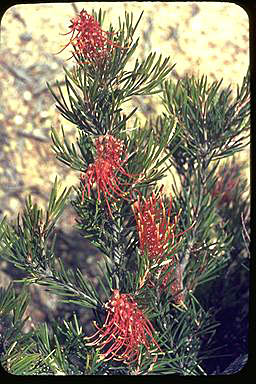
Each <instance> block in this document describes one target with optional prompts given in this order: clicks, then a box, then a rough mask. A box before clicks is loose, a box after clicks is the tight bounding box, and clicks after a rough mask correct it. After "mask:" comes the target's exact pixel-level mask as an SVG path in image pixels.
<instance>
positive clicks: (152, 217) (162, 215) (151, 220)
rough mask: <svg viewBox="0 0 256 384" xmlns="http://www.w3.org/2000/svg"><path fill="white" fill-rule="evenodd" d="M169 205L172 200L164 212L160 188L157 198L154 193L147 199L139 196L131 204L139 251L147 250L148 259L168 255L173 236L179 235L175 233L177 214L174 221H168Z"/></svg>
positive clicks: (173, 240) (172, 243) (173, 241)
mask: <svg viewBox="0 0 256 384" xmlns="http://www.w3.org/2000/svg"><path fill="white" fill-rule="evenodd" d="M171 207H172V200H171V201H170V205H169V207H168V210H167V212H166V209H165V206H164V204H163V200H162V188H161V190H160V197H159V198H157V197H156V195H155V193H153V194H152V196H151V197H149V198H148V199H147V200H146V199H145V198H144V199H143V200H142V199H141V197H140V196H139V197H138V199H137V201H136V202H135V203H134V204H133V206H132V209H133V212H134V215H135V219H136V224H137V230H138V234H139V240H140V249H141V252H142V253H144V252H145V251H146V250H147V251H148V256H149V258H150V259H158V258H161V259H162V260H163V257H164V256H168V255H170V253H172V250H173V249H172V250H171V251H168V250H169V249H170V245H171V246H173V245H174V243H175V238H176V237H178V236H180V235H181V234H178V235H177V234H175V227H176V225H177V221H178V217H179V214H178V215H177V216H175V218H174V222H173V223H172V224H171V223H170V214H171ZM183 233H184V232H183ZM166 252H167V254H166Z"/></svg>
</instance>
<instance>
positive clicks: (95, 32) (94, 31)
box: [60, 9, 122, 62]
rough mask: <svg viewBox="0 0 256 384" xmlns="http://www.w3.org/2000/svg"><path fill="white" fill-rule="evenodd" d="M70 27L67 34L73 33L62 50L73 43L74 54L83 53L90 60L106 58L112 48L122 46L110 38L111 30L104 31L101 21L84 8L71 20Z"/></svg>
mask: <svg viewBox="0 0 256 384" xmlns="http://www.w3.org/2000/svg"><path fill="white" fill-rule="evenodd" d="M69 28H70V29H71V30H70V31H69V32H68V33H66V35H67V34H69V33H72V35H71V38H70V41H69V42H68V43H67V44H66V45H65V47H64V48H63V49H62V50H61V51H60V52H62V51H63V50H64V49H65V48H66V47H67V46H68V45H70V44H71V45H72V46H73V47H74V48H75V53H73V55H74V56H75V55H81V56H82V57H83V58H85V59H86V60H88V61H89V62H90V61H92V60H96V61H100V60H101V59H104V58H105V57H106V56H107V55H108V54H109V52H110V51H111V49H112V48H122V47H120V46H118V45H117V44H115V43H114V42H113V41H112V40H110V39H109V38H108V35H110V32H105V31H103V30H102V29H101V27H100V24H99V22H98V21H97V20H95V18H94V17H93V16H92V15H89V14H88V13H87V12H86V11H85V10H84V9H83V10H82V11H81V12H80V13H79V15H78V16H77V17H75V18H74V19H72V20H71V25H70V26H69Z"/></svg>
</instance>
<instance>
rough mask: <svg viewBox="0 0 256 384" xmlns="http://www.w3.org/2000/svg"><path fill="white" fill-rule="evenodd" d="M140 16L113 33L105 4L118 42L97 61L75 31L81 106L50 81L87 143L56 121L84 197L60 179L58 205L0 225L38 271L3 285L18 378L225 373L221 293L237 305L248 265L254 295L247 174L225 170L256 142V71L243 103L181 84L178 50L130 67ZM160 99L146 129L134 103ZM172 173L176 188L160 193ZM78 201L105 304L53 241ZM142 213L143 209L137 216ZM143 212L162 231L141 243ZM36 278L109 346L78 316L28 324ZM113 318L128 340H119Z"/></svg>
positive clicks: (73, 76)
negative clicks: (220, 364)
mask: <svg viewBox="0 0 256 384" xmlns="http://www.w3.org/2000/svg"><path fill="white" fill-rule="evenodd" d="M82 16H83V15H81V14H80V16H77V19H75V20H73V24H72V26H73V27H72V28H75V26H76V22H77V21H78V20H80V21H81V20H83V19H82ZM79 17H80V18H81V19H79ZM141 17H142V15H141V16H140V17H139V19H138V21H137V22H136V23H135V24H134V21H133V15H132V14H131V15H129V14H127V13H126V14H125V22H124V23H122V22H121V20H119V30H118V31H117V32H114V31H113V28H112V26H110V27H109V31H108V32H106V31H103V30H102V29H101V28H103V19H104V14H102V12H101V11H100V12H99V13H98V14H96V13H95V12H94V13H93V18H92V19H90V20H91V21H90V22H91V23H92V25H94V26H96V27H97V33H98V34H99V36H101V40H100V41H101V42H103V43H102V44H106V45H104V46H103V48H102V47H101V50H98V51H97V49H96V50H95V51H94V53H93V55H91V56H90V55H88V52H89V51H88V49H89V48H88V46H87V45H86V44H85V42H84V46H83V47H86V49H87V51H86V56H85V53H84V52H85V51H83V50H80V51H79V48H77V47H78V46H77V45H75V43H74V41H75V40H72V38H71V40H70V42H69V44H71V45H72V44H73V48H74V50H75V51H74V55H73V56H74V58H75V66H74V68H73V69H72V70H71V71H68V70H67V69H66V68H64V72H65V87H66V90H67V94H68V97H67V99H68V100H66V99H65V97H64V94H63V91H62V89H61V86H60V84H58V83H57V89H58V93H55V92H54V91H53V88H52V87H51V86H50V85H49V84H48V86H49V90H50V92H51V94H52V96H53V97H54V99H55V101H56V106H57V109H58V110H59V112H60V113H61V114H62V116H63V117H64V118H65V119H67V120H69V121H71V122H72V123H73V124H75V126H76V127H77V129H78V137H77V140H76V143H69V142H68V140H67V139H66V137H65V129H64V128H63V127H62V133H61V137H60V135H59V133H58V132H57V130H56V129H55V128H53V129H52V142H53V145H52V148H53V151H54V152H55V154H56V157H57V158H58V159H59V160H60V161H61V162H62V163H63V164H65V166H68V167H70V168H72V169H73V170H74V171H79V172H80V183H79V185H77V186H74V188H73V191H72V193H71V189H70V190H67V189H65V190H64V191H63V192H62V193H60V184H59V182H58V181H57V178H56V180H55V183H54V186H53V189H52V192H51V195H50V198H49V204H48V207H47V209H46V211H45V212H44V210H42V209H39V208H38V207H37V205H36V204H33V203H32V199H31V197H28V199H27V201H26V205H25V207H24V211H23V213H22V214H19V215H18V218H17V220H16V221H15V222H13V223H7V222H6V220H3V221H2V222H1V224H0V240H1V245H0V254H1V256H2V258H3V259H5V260H6V261H7V262H9V263H11V264H13V265H14V266H15V267H17V268H18V269H20V270H22V271H23V273H24V274H25V275H24V276H25V277H23V278H21V279H19V280H17V281H16V283H17V282H18V283H19V284H21V283H22V284H23V286H24V288H23V290H22V292H21V293H20V294H19V295H17V294H16V293H15V290H14V288H13V287H11V286H9V287H8V288H7V289H1V293H0V326H1V328H0V334H1V339H0V341H1V361H2V365H3V367H4V369H6V370H7V371H8V372H10V373H13V374H18V375H20V374H30V375H39V374H40V375H43V374H51V375H101V374H105V375H114V374H118V375H145V374H150V375H155V374H177V375H207V374H209V373H211V371H212V370H213V369H212V370H210V371H209V369H208V368H207V364H206V362H207V361H208V360H209V359H213V358H214V356H215V353H216V351H217V350H219V348H220V353H221V347H222V346H221V345H219V344H218V343H217V342H216V332H218V326H220V325H221V324H220V323H219V324H218V311H216V306H217V303H216V294H217V295H219V294H220V292H221V293H222V294H225V299H223V300H222V302H221V308H222V310H224V309H225V308H226V307H227V302H229V304H230V301H229V300H231V302H232V303H233V305H235V303H236V300H237V295H236V294H238V291H236V294H235V295H233V296H232V290H233V288H232V287H231V285H230V284H229V276H230V274H231V275H233V274H234V275H236V274H239V273H240V267H241V265H242V266H244V267H245V268H243V274H244V276H243V279H244V280H243V282H241V286H242V287H243V288H244V289H247V290H248V285H246V284H245V281H247V280H248V269H249V262H248V260H249V254H248V242H249V234H248V217H249V213H248V212H249V211H248V206H249V201H248V198H247V197H244V192H245V190H246V188H247V186H246V181H245V180H244V179H243V177H242V176H241V165H240V164H239V163H237V162H236V161H235V160H234V158H233V160H232V162H226V163H225V165H222V166H220V164H221V159H222V162H223V159H225V158H226V157H229V156H231V155H232V156H233V155H234V154H235V153H237V152H239V151H241V150H242V149H243V148H245V146H246V145H247V144H248V142H247V139H248V130H249V108H250V104H249V102H250V98H249V95H250V90H249V81H250V78H249V71H248V73H247V75H246V76H245V78H244V82H243V84H242V87H241V88H238V89H237V95H236V97H232V94H231V89H230V88H227V89H225V88H221V81H220V82H214V83H212V84H209V82H208V79H207V77H206V76H202V77H201V79H195V78H194V77H191V78H190V77H186V78H184V79H182V80H180V81H178V82H177V83H174V82H173V81H172V80H171V79H170V78H169V74H170V73H171V70H172V68H173V66H171V65H169V58H167V59H162V57H161V56H160V57H158V58H157V57H156V54H155V53H150V54H149V55H148V57H147V58H145V59H144V60H142V61H141V62H140V61H139V60H138V59H136V62H135V64H134V67H133V68H132V69H131V70H130V69H129V70H127V68H126V66H127V64H128V63H129V60H130V59H131V57H132V55H134V54H135V52H136V47H137V46H138V43H139V39H137V40H136V41H135V42H134V40H133V39H134V35H135V32H136V27H137V25H138V23H139V21H140V19H141ZM96 21H97V22H98V23H99V24H97V23H96ZM81 22H82V21H81ZM104 33H105V34H107V36H108V39H107V38H103V37H102V36H105V35H104ZM95 41H96V40H95ZM104 50H105V51H104ZM103 51H104V52H105V53H104V55H100V56H99V57H98V58H97V52H101V53H102V52H103ZM154 93H161V97H162V101H163V103H164V105H165V108H166V111H165V113H163V114H162V115H161V116H157V117H156V118H155V119H154V118H152V119H151V120H150V121H148V122H147V123H146V125H145V126H143V127H142V126H141V124H140V122H139V121H138V120H137V119H135V120H134V116H135V113H136V110H133V111H131V112H130V113H129V114H128V115H126V113H125V104H124V103H125V102H126V101H128V100H130V99H131V98H132V97H133V96H144V95H152V94H154ZM106 138H107V139H108V140H107V139H106ZM109 138H111V140H109ZM224 161H225V160H224ZM96 164H97V166H96ZM168 172H171V173H172V174H173V191H172V196H167V195H166V196H165V197H163V198H161V199H159V196H160V195H161V193H162V189H161V188H160V190H159V183H160V182H161V180H162V179H163V178H164V177H165V176H166V175H167V173H168ZM174 172H175V176H174ZM92 184H94V185H93V186H92ZM95 184H96V187H97V188H94V187H95ZM160 184H161V183H160ZM150 196H154V199H156V200H155V205H154V207H153V205H150V204H153V203H152V201H153V200H152V199H153V198H152V199H151V200H150ZM67 204H71V205H72V207H73V208H74V211H75V213H76V216H77V219H76V220H77V229H78V230H79V231H80V233H81V235H82V236H83V237H84V238H86V239H87V240H88V241H89V242H90V243H91V244H93V246H94V247H96V248H98V249H99V251H100V252H101V253H102V260H101V262H100V263H99V264H98V265H97V266H96V269H97V271H98V272H99V275H98V283H99V285H100V287H101V289H102V291H103V292H104V295H105V299H104V300H103V298H102V297H101V295H100V294H99V292H98V290H97V289H96V288H95V285H94V283H93V282H92V281H90V279H89V278H88V276H86V275H84V274H83V273H82V272H81V270H80V269H79V268H76V269H75V268H73V269H72V268H67V267H66V266H65V263H64V261H62V260H61V259H60V258H59V257H58V255H57V254H56V250H55V246H54V241H53V242H52V241H51V239H52V236H53V235H54V231H55V228H56V223H57V220H58V219H59V217H60V216H61V214H62V212H63V210H64V209H65V207H66V206H67ZM136 204H137V205H136ZM143 204H144V206H147V207H148V208H147V209H148V212H144V211H143ZM147 204H148V205H147ZM134 207H137V208H136V209H138V210H140V209H141V211H138V212H139V213H140V214H138V217H135V214H134V213H135V212H136V210H135V208H134ZM153 208H154V209H153ZM142 212H143V214H142ZM143 215H144V219H145V223H146V220H147V225H148V228H149V230H150V231H151V232H150V233H151V235H152V236H151V238H149V236H147V235H145V237H144V245H145V246H143V247H142V246H141V239H142V231H143V225H142V221H143ZM145 217H146V218H145ZM245 217H246V218H247V221H246V222H245V220H244V218H245ZM139 220H141V222H139ZM161 220H162V221H161ZM144 225H146V224H144ZM167 234H168V236H167ZM143 236H144V235H143ZM152 247H154V250H155V253H154V255H153V256H152V252H151V250H152ZM160 250H161V252H160ZM242 255H243V256H242ZM241 260H243V261H241ZM246 279H247V280H246ZM31 284H38V285H41V286H44V287H46V288H47V290H48V291H49V292H50V293H52V294H55V295H57V296H58V297H59V300H60V301H61V302H64V303H74V304H76V305H77V306H79V307H82V308H84V310H87V311H88V310H93V313H94V316H95V320H96V333H95V335H97V338H98V339H97V338H96V339H97V340H98V344H97V342H96V341H94V342H91V343H88V342H86V340H87V339H88V338H90V337H91V336H90V335H88V334H87V331H86V329H85V324H80V321H79V318H78V317H77V315H76V313H74V314H73V319H72V320H71V321H66V320H62V321H60V320H58V319H56V321H55V322H53V323H52V324H50V325H49V324H46V323H43V324H40V326H38V327H34V328H33V329H31V330H30V331H29V332H27V333H26V332H24V325H25V323H26V319H25V318H24V313H25V311H26V307H27V304H28V302H29V297H28V294H27V293H26V292H27V290H28V287H29V286H30V285H31ZM212 292H214V293H215V292H216V294H215V295H213V294H212ZM234 296H235V297H234ZM106 298H107V299H106ZM217 299H218V300H219V297H217ZM119 304H120V306H119ZM243 304H244V309H245V311H246V308H247V304H246V302H244V303H243ZM127 313H129V316H128V315H127ZM112 318H114V319H115V322H114V324H115V327H116V328H115V332H116V334H115V337H114V338H113V337H112V336H109V338H107V339H106V335H107V333H106V329H107V327H109V329H112V328H110V326H109V324H113V323H111V321H112V320H111V319H112ZM133 318H136V319H137V320H136V321H137V328H138V329H139V322H140V321H141V324H144V327H148V328H147V330H148V331H147V332H146V334H145V333H143V331H142V329H143V327H140V329H141V331H140V332H141V333H138V336H137V338H135V339H134V338H133V339H132V337H133V335H132V334H131V331H130V330H131V329H133V330H134V329H137V328H134V323H133ZM108 322H109V323H108ZM104 329H105V331H104ZM104 332H105V333H104ZM124 332H125V333H124ZM134 332H135V331H134ZM134 332H133V333H134ZM151 336H152V340H153V341H152V340H151V342H150V340H149V339H148V338H150V337H151ZM115 340H118V342H119V344H118V345H120V348H117V349H115V348H114V345H115ZM127 340H128V341H127ZM129 340H131V341H130V342H131V345H133V346H134V349H135V350H134V354H133V352H131V351H130V346H129V345H128V344H129ZM126 343H128V344H126ZM151 344H154V345H155V349H152V345H151ZM106 350H108V352H106ZM113 350H116V352H115V353H116V354H115V353H112V355H111V351H113ZM101 351H103V352H101ZM129 353H131V354H130V355H129ZM108 356H110V358H106V357H108ZM131 356H136V359H135V361H132V362H130V360H129V359H130V357H131Z"/></svg>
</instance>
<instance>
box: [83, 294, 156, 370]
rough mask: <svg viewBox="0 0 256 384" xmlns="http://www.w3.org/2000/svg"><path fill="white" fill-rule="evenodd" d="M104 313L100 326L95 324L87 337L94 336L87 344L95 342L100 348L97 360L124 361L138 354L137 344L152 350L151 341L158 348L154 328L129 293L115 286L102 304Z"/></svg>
mask: <svg viewBox="0 0 256 384" xmlns="http://www.w3.org/2000/svg"><path fill="white" fill-rule="evenodd" d="M105 308H106V309H107V317H106V320H105V323H104V325H103V326H102V328H99V327H98V326H97V324H95V326H96V328H97V331H96V333H95V334H94V335H93V336H90V337H87V339H91V338H95V337H97V338H96V340H94V341H93V342H91V343H87V344H86V345H88V346H93V345H97V346H98V347H99V349H100V351H102V350H103V349H104V351H102V353H101V355H100V360H105V361H107V360H110V359H113V360H118V361H124V362H125V363H128V364H130V363H132V362H134V361H137V360H138V358H139V356H140V346H141V345H144V346H145V347H146V349H147V351H148V352H149V353H150V352H153V350H152V344H154V345H155V346H156V348H157V349H158V350H160V351H161V349H160V347H159V345H158V344H157V342H156V340H155V339H154V337H153V333H154V332H155V330H154V328H153V326H152V324H151V323H150V321H149V320H148V319H147V318H146V317H145V315H144V314H143V312H142V311H141V309H139V308H138V305H137V303H136V302H135V300H134V298H133V297H132V296H131V295H130V294H126V293H122V294H121V293H120V292H119V291H118V290H114V292H113V296H112V298H111V299H110V300H109V301H108V302H107V303H106V304H105Z"/></svg>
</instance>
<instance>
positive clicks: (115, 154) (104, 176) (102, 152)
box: [81, 134, 139, 215]
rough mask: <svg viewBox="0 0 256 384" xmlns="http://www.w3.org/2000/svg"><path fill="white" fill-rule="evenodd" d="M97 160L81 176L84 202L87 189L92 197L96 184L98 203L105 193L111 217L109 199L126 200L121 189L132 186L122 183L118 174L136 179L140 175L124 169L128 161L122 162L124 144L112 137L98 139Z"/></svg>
mask: <svg viewBox="0 0 256 384" xmlns="http://www.w3.org/2000/svg"><path fill="white" fill-rule="evenodd" d="M95 146H96V158H95V161H94V163H91V164H89V167H88V169H87V171H86V173H85V175H82V176H81V180H82V181H84V190H83V193H82V201H83V200H84V193H85V190H86V189H87V191H88V196H89V197H90V192H91V188H92V186H93V184H94V183H96V188H97V193H98V201H101V193H103V195H104V198H105V201H106V204H107V206H108V210H109V213H110V215H112V213H111V209H110V205H109V202H108V198H109V197H111V198H113V199H114V200H117V199H116V197H115V195H117V196H119V197H121V198H124V199H125V198H126V197H125V195H126V194H127V193H126V192H124V191H123V190H122V189H121V188H122V186H124V185H126V186H128V185H131V184H130V183H128V182H127V183H121V182H120V180H119V178H118V176H117V173H118V172H119V173H120V174H122V175H124V176H126V177H129V178H134V177H135V176H139V175H132V174H129V173H128V172H126V170H125V169H124V168H123V166H122V165H123V163H124V162H125V161H126V160H122V159H121V156H122V155H123V154H124V152H125V151H124V144H123V141H122V140H119V139H116V138H115V137H113V136H111V135H108V134H107V135H105V136H100V137H98V138H97V139H96V142H95Z"/></svg>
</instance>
